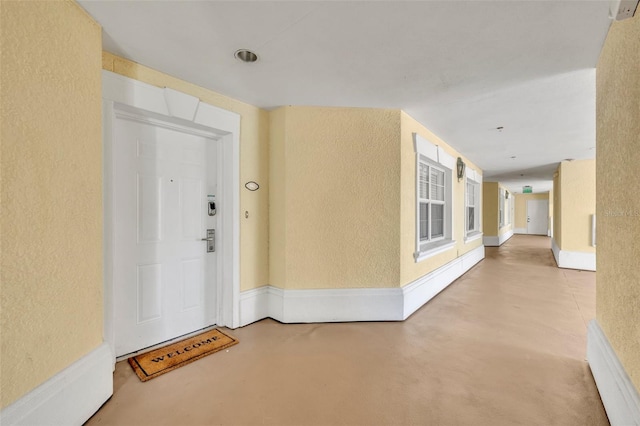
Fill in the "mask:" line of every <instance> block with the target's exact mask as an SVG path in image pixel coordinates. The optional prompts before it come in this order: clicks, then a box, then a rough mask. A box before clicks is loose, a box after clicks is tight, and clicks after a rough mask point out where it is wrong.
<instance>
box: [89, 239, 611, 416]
mask: <svg viewBox="0 0 640 426" xmlns="http://www.w3.org/2000/svg"><path fill="white" fill-rule="evenodd" d="M594 316H595V273H593V272H581V271H575V270H565V269H558V268H557V267H556V265H555V262H554V260H553V255H552V253H551V249H550V239H549V238H547V237H539V236H528V235H516V236H514V237H512V238H511V239H510V240H509V241H507V242H506V243H505V244H504V245H503V246H502V247H499V248H494V247H487V248H486V258H485V259H484V260H483V261H482V262H480V263H479V264H478V265H476V266H475V267H474V268H472V269H471V270H470V271H469V272H467V273H466V274H465V275H463V276H462V277H461V278H459V279H458V280H457V281H456V282H454V283H453V284H451V285H450V286H449V287H448V288H447V289H445V290H444V291H443V292H442V293H440V295H438V296H437V297H436V298H435V299H433V300H432V301H430V302H429V303H427V304H426V305H425V306H423V307H422V308H421V309H420V310H418V311H417V312H416V313H415V314H413V315H412V316H411V317H410V318H409V319H407V320H406V321H404V322H385V323H337V324H290V325H282V324H280V323H278V322H276V321H273V320H270V319H267V320H263V321H260V322H258V323H255V324H252V325H249V326H246V327H244V328H241V329H237V330H232V331H230V334H232V335H233V336H235V337H237V338H238V339H239V340H240V344H238V345H236V346H234V347H232V348H230V349H229V350H227V351H223V352H220V353H217V354H214V355H211V356H208V357H205V358H203V359H201V360H199V361H197V362H194V363H192V364H190V365H187V366H185V367H182V368H180V369H178V370H175V371H173V372H170V373H168V374H165V375H163V376H161V377H159V378H156V379H154V380H151V381H149V382H146V383H142V382H140V381H139V380H138V378H137V377H136V375H135V374H134V372H133V371H132V369H131V368H130V367H129V365H128V364H127V363H126V361H124V362H120V363H118V364H117V366H116V370H115V373H114V395H113V397H112V398H111V399H110V400H109V401H108V402H107V403H106V404H105V405H104V406H103V407H102V408H101V410H100V411H98V412H97V413H96V414H95V415H94V416H93V417H92V418H91V419H90V420H89V421H88V422H87V424H88V425H90V426H96V425H191V426H195V425H214V424H215V425H218V424H220V425H409V424H411V425H474V426H479V425H545V426H547V425H581V426H582V425H607V424H608V421H607V417H606V414H605V412H604V409H603V407H602V403H601V401H600V398H599V395H598V391H597V389H596V386H595V384H594V381H593V378H592V376H591V372H590V370H589V367H588V365H587V362H586V361H585V354H586V331H587V323H588V322H589V321H590V320H591V319H592V318H594Z"/></svg>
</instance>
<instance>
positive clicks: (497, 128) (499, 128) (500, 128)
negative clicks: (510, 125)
mask: <svg viewBox="0 0 640 426" xmlns="http://www.w3.org/2000/svg"><path fill="white" fill-rule="evenodd" d="M502 129H504V127H502V126H498V127H496V130H497V131H499V132H501V131H502Z"/></svg>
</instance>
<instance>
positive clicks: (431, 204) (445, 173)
mask: <svg viewBox="0 0 640 426" xmlns="http://www.w3.org/2000/svg"><path fill="white" fill-rule="evenodd" d="M414 141H415V152H416V251H415V254H414V257H415V260H416V262H419V261H421V260H423V259H425V258H427V257H430V256H432V255H435V254H437V253H440V252H442V251H445V250H449V249H451V248H453V247H454V246H455V241H453V238H452V224H453V214H452V213H453V206H452V188H453V173H452V171H453V170H454V169H455V159H454V158H453V157H452V156H451V155H449V154H447V153H446V152H445V151H444V150H443V149H442V148H441V147H439V146H437V145H434V144H432V143H431V142H429V141H427V140H426V139H424V138H422V137H420V136H419V135H416V134H414Z"/></svg>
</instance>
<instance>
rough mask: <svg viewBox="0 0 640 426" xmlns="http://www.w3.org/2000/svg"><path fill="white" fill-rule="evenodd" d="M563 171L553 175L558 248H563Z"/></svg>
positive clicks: (555, 237) (554, 237)
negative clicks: (561, 206) (561, 178)
mask: <svg viewBox="0 0 640 426" xmlns="http://www.w3.org/2000/svg"><path fill="white" fill-rule="evenodd" d="M561 175H562V170H560V166H558V170H556V172H555V173H554V175H553V240H554V241H555V242H556V244H557V245H558V247H561V246H562V215H561V210H560V205H561V204H562V188H561V187H560V177H561Z"/></svg>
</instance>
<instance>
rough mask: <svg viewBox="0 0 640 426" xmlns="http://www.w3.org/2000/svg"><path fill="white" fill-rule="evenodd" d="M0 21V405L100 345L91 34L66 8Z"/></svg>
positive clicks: (95, 54) (19, 10)
mask: <svg viewBox="0 0 640 426" xmlns="http://www.w3.org/2000/svg"><path fill="white" fill-rule="evenodd" d="M0 15H1V18H0V19H1V26H0V27H1V31H2V34H1V37H0V39H1V43H2V44H1V50H2V57H1V62H2V77H1V83H0V86H1V95H0V99H1V101H0V110H1V114H0V117H1V121H0V128H1V138H0V139H1V140H2V147H1V157H0V158H1V175H2V189H1V197H2V218H1V219H0V225H1V227H2V230H1V244H2V255H1V269H2V271H1V279H0V281H1V285H2V302H1V314H0V328H1V329H2V336H1V338H0V342H1V353H0V356H1V358H2V362H1V367H0V372H1V379H0V387H1V389H2V392H1V393H2V398H1V401H0V403H1V406H2V407H6V406H7V405H9V404H10V403H12V402H14V401H15V400H16V399H18V398H20V397H22V396H23V395H24V394H26V393H27V392H29V391H31V390H32V389H34V388H35V387H37V386H38V385H40V384H42V383H43V382H45V381H46V380H48V379H49V378H51V377H52V376H54V375H55V374H56V373H58V372H60V371H61V370H63V369H64V368H65V367H67V366H69V365H70V364H72V363H74V362H75V361H77V360H78V359H79V358H81V357H82V356H84V355H86V354H87V353H89V352H90V351H91V350H93V349H95V348H96V347H97V346H99V345H100V344H101V343H102V133H101V120H102V119H101V101H100V96H101V95H100V87H101V84H100V55H101V35H100V34H101V29H100V27H99V26H98V25H97V24H96V23H95V22H94V21H93V20H92V19H91V18H90V17H89V16H88V15H87V14H85V12H84V11H83V10H82V9H81V8H80V7H78V6H77V5H76V4H75V3H72V2H67V1H62V2H60V1H50V2H44V1H42V2H6V1H3V2H2V6H1V12H0Z"/></svg>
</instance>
